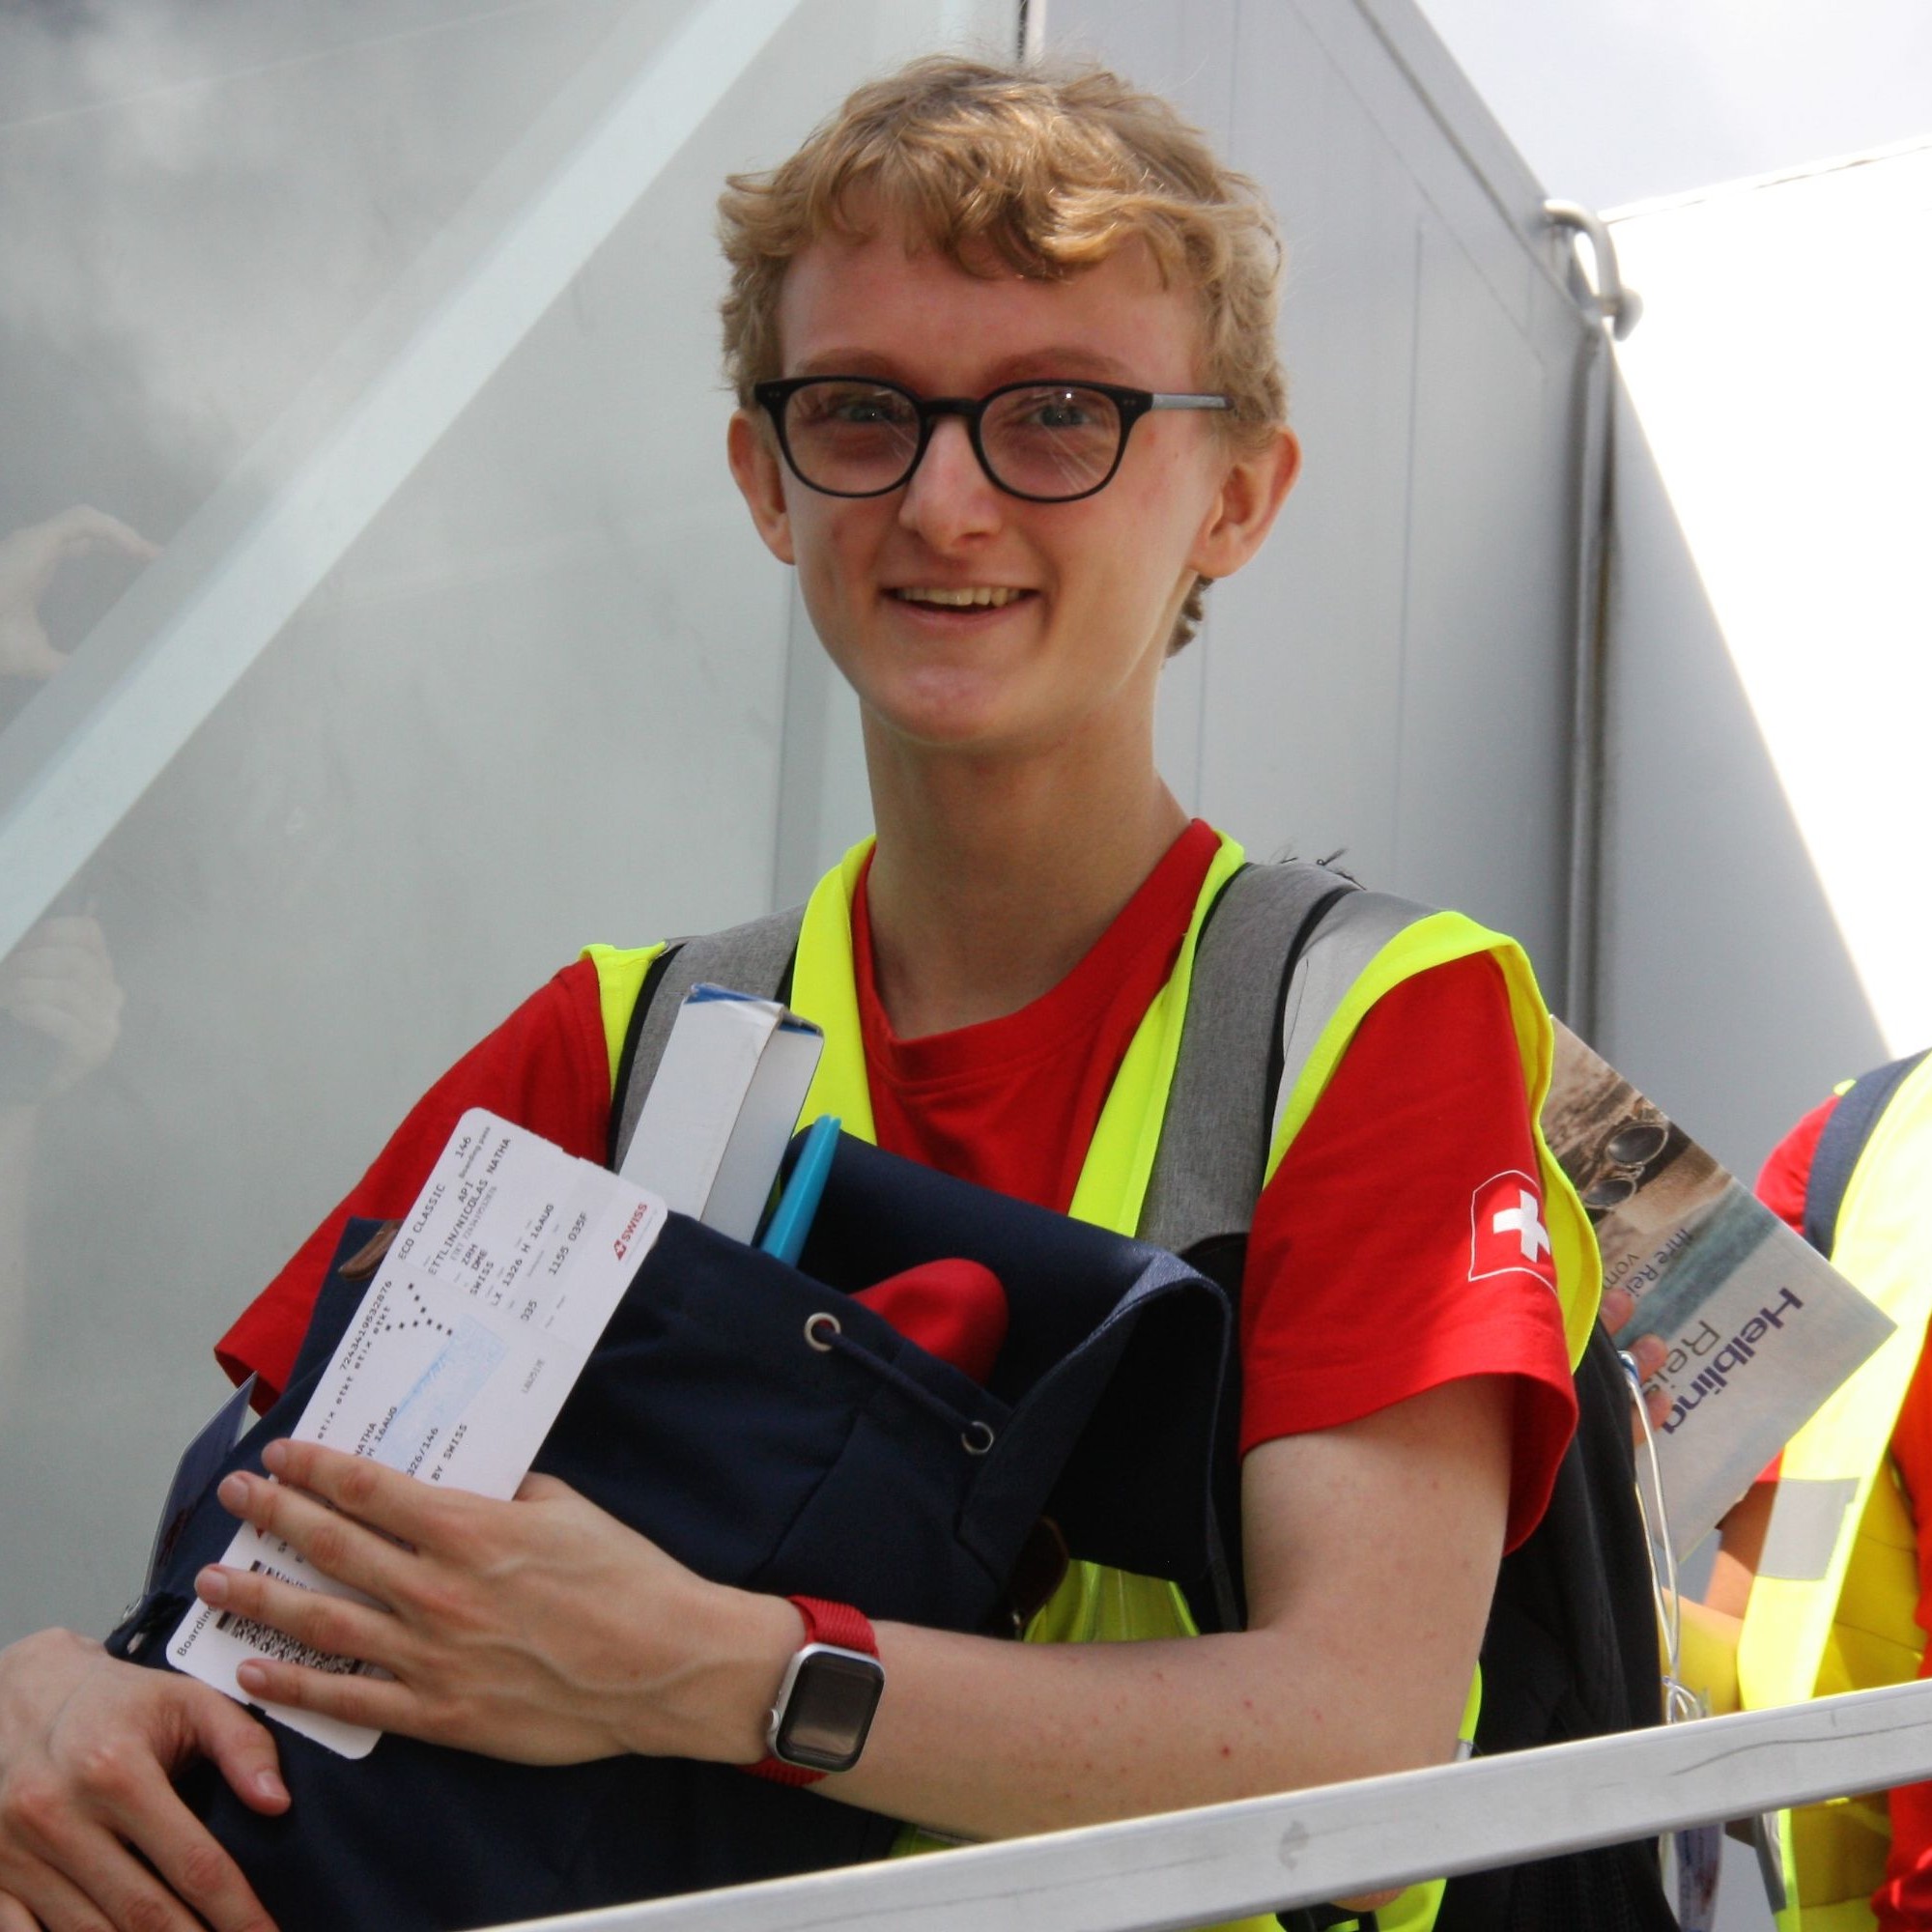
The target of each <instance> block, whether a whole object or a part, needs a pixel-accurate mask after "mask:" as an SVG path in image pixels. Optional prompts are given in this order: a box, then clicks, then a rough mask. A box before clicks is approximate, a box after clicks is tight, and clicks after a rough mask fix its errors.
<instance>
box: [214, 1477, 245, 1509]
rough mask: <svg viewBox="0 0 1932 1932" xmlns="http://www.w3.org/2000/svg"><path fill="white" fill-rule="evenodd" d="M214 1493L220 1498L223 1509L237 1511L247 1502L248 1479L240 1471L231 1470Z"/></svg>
mask: <svg viewBox="0 0 1932 1932" xmlns="http://www.w3.org/2000/svg"><path fill="white" fill-rule="evenodd" d="M214 1493H215V1494H216V1495H217V1496H219V1497H220V1498H221V1506H222V1508H223V1509H227V1510H236V1511H239V1510H240V1509H241V1507H242V1505H243V1504H244V1503H246V1502H247V1500H248V1478H247V1477H246V1476H245V1475H243V1474H242V1473H241V1470H240V1469H234V1470H231V1471H230V1472H229V1473H228V1474H227V1475H225V1476H223V1477H222V1479H221V1487H220V1488H219V1489H218V1490H216V1491H215V1492H214Z"/></svg>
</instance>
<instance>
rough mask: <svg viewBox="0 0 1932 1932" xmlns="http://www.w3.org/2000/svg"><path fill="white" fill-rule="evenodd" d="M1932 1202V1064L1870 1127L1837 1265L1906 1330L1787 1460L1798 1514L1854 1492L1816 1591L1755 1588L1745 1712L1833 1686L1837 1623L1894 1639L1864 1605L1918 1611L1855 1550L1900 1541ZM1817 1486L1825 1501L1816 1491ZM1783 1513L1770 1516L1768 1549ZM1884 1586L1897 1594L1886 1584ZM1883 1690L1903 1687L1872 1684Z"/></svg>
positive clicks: (1794, 1445)
mask: <svg viewBox="0 0 1932 1932" xmlns="http://www.w3.org/2000/svg"><path fill="white" fill-rule="evenodd" d="M1928 1200H1932V1060H1927V1061H1925V1062H1923V1063H1921V1064H1920V1065H1918V1067H1916V1068H1915V1069H1914V1070H1913V1072H1912V1073H1911V1074H1909V1075H1908V1076H1907V1077H1906V1079H1905V1080H1904V1081H1902V1082H1901V1083H1900V1085H1899V1087H1898V1089H1897V1091H1896V1092H1895V1093H1894V1094H1892V1096H1891V1098H1890V1100H1889V1102H1888V1103H1887V1105H1886V1108H1885V1111H1884V1112H1883V1113H1882V1114H1881V1115H1880V1116H1879V1118H1878V1120H1877V1122H1875V1123H1874V1125H1873V1128H1872V1131H1871V1134H1870V1137H1869V1138H1868V1139H1867V1141H1866V1143H1865V1146H1864V1148H1863V1149H1862V1150H1861V1152H1860V1155H1859V1159H1858V1164H1857V1165H1856V1166H1855V1167H1854V1168H1853V1170H1852V1177H1851V1180H1850V1182H1849V1183H1848V1184H1847V1186H1846V1188H1845V1198H1844V1203H1843V1206H1842V1207H1841V1208H1840V1209H1839V1213H1838V1236H1837V1240H1836V1243H1835V1245H1834V1246H1833V1253H1832V1262H1833V1266H1835V1267H1836V1268H1837V1269H1838V1270H1839V1271H1840V1272H1841V1273H1842V1274H1844V1275H1845V1276H1847V1277H1848V1278H1849V1279H1850V1280H1851V1281H1853V1282H1855V1283H1857V1285H1858V1286H1859V1288H1860V1289H1861V1290H1862V1291H1863V1292H1864V1293H1865V1294H1866V1295H1868V1296H1869V1297H1870V1298H1871V1299H1872V1300H1873V1301H1875V1302H1877V1303H1878V1305H1879V1306H1880V1307H1881V1308H1882V1309H1884V1310H1885V1312H1886V1314H1888V1315H1889V1316H1890V1317H1891V1319H1892V1321H1895V1322H1896V1323H1897V1324H1898V1326H1897V1328H1896V1330H1895V1331H1894V1333H1892V1334H1891V1335H1890V1336H1889V1337H1888V1338H1887V1340H1886V1341H1885V1343H1884V1344H1883V1345H1882V1346H1881V1347H1880V1348H1879V1350H1878V1351H1877V1352H1876V1353H1875V1354H1873V1355H1872V1356H1871V1357H1870V1359H1869V1360H1867V1361H1866V1362H1865V1363H1864V1364H1863V1365H1862V1366H1861V1367H1860V1368H1859V1369H1858V1370H1857V1371H1856V1372H1855V1373H1854V1374H1853V1375H1852V1377H1851V1378H1850V1379H1849V1380H1847V1381H1846V1382H1845V1383H1843V1384H1842V1386H1840V1387H1839V1388H1838V1389H1837V1390H1836V1391H1835V1392H1834V1393H1833V1395H1832V1396H1831V1398H1830V1399H1829V1400H1828V1401H1827V1402H1826V1403H1825V1404H1824V1406H1822V1407H1821V1408H1820V1409H1819V1410H1818V1412H1817V1414H1816V1415H1814V1416H1813V1417H1812V1418H1811V1420H1810V1421H1809V1422H1808V1423H1807V1424H1806V1425H1805V1426H1804V1428H1803V1429H1801V1430H1800V1431H1799V1432H1798V1434H1797V1435H1795V1436H1793V1437H1792V1439H1791V1441H1790V1442H1789V1443H1788V1444H1787V1445H1786V1446H1785V1450H1784V1455H1783V1459H1782V1461H1781V1463H1780V1465H1779V1469H1778V1475H1779V1481H1780V1485H1782V1484H1783V1483H1785V1482H1790V1483H1792V1484H1794V1485H1805V1486H1807V1487H1806V1488H1802V1489H1800V1488H1795V1489H1794V1492H1793V1497H1794V1501H1796V1500H1797V1499H1798V1498H1800V1497H1804V1496H1806V1495H1809V1494H1824V1493H1829V1492H1828V1490H1827V1489H1826V1488H1825V1487H1824V1486H1828V1485H1833V1484H1835V1485H1838V1486H1839V1487H1840V1489H1841V1490H1843V1491H1845V1492H1846V1504H1847V1506H1846V1507H1845V1509H1844V1511H1843V1513H1842V1516H1841V1518H1840V1521H1839V1533H1838V1535H1837V1537H1836V1539H1835V1541H1834V1543H1833V1548H1832V1549H1831V1552H1830V1555H1829V1557H1828V1558H1827V1559H1826V1560H1825V1561H1823V1562H1816V1561H1814V1562H1812V1563H1811V1564H1809V1565H1807V1566H1804V1567H1807V1568H1809V1569H1810V1570H1811V1571H1812V1572H1813V1573H1814V1574H1813V1576H1812V1577H1811V1578H1809V1579H1808V1580H1807V1579H1804V1578H1793V1577H1776V1576H1768V1575H1764V1574H1762V1573H1760V1575H1759V1576H1758V1577H1757V1579H1756V1581H1755V1582H1754V1583H1753V1584H1752V1586H1751V1595H1750V1603H1749V1605H1748V1606H1747V1610H1746V1614H1745V1627H1744V1631H1743V1634H1742V1635H1741V1636H1740V1638H1739V1641H1738V1677H1739V1682H1740V1685H1741V1687H1742V1690H1743V1693H1744V1701H1745V1708H1746V1709H1747V1710H1763V1709H1766V1708H1768V1707H1770V1706H1773V1705H1777V1704H1789V1703H1797V1702H1800V1701H1802V1700H1803V1699H1804V1698H1806V1697H1809V1696H1812V1695H1814V1694H1815V1693H1816V1690H1817V1686H1818V1681H1819V1675H1820V1672H1821V1671H1822V1670H1823V1669H1824V1668H1825V1666H1826V1662H1827V1660H1828V1658H1831V1659H1833V1664H1834V1673H1835V1669H1837V1668H1842V1667H1844V1666H1845V1665H1846V1664H1847V1662H1848V1661H1849V1657H1848V1653H1847V1650H1846V1646H1845V1645H1844V1644H1842V1643H1840V1644H1837V1645H1835V1646H1834V1643H1833V1625H1834V1623H1837V1622H1839V1621H1841V1620H1842V1621H1843V1622H1845V1623H1846V1624H1847V1625H1848V1626H1850V1627H1851V1629H1852V1630H1853V1631H1859V1630H1863V1631H1873V1630H1886V1629H1892V1628H1896V1626H1897V1625H1898V1622H1899V1618H1898V1617H1897V1616H1896V1615H1895V1614H1888V1610H1887V1606H1886V1605H1883V1604H1876V1603H1870V1604H1868V1603H1866V1602H1865V1601H1864V1599H1865V1597H1866V1596H1867V1595H1869V1594H1870V1593H1872V1592H1874V1591H1876V1592H1878V1593H1879V1594H1882V1595H1889V1594H1890V1592H1891V1591H1893V1590H1895V1589H1902V1590H1903V1591H1905V1593H1906V1599H1907V1607H1908V1609H1909V1607H1910V1603H1911V1602H1912V1601H1913V1600H1914V1590H1913V1585H1912V1583H1911V1581H1910V1580H1909V1579H1908V1575H1907V1566H1906V1565H1905V1564H1904V1563H1903V1562H1902V1561H1900V1560H1897V1554H1896V1553H1895V1554H1894V1558H1893V1560H1891V1561H1889V1562H1888V1561H1885V1560H1883V1555H1882V1551H1881V1550H1880V1549H1878V1548H1874V1549H1872V1550H1869V1551H1864V1552H1862V1553H1861V1550H1860V1544H1861V1539H1873V1540H1875V1542H1876V1543H1877V1544H1879V1545H1890V1544H1891V1543H1893V1542H1895V1541H1896V1535H1895V1532H1889V1531H1888V1529H1887V1527H1886V1526H1885V1519H1886V1518H1888V1517H1889V1515H1890V1514H1891V1513H1892V1510H1893V1499H1892V1498H1891V1497H1890V1496H1889V1495H1888V1494H1886V1493H1885V1486H1882V1485H1881V1484H1880V1481H1879V1478H1880V1475H1881V1472H1882V1471H1887V1460H1886V1451H1887V1448H1888V1445H1889V1442H1890V1440H1891V1431H1892V1427H1893V1424H1894V1423H1895V1422H1896V1421H1897V1418H1898V1410H1899V1407H1900V1406H1901V1405H1902V1404H1903V1402H1904V1400H1905V1392H1906V1390H1907V1388H1908V1387H1909V1386H1910V1385H1911V1381H1912V1376H1913V1372H1914V1370H1915V1369H1916V1368H1917V1367H1918V1356H1919V1351H1920V1350H1921V1348H1922V1347H1923V1344H1924V1339H1925V1327H1926V1319H1927V1316H1928V1314H1932V1217H1928V1216H1927V1215H1926V1213H1925V1211H1924V1204H1925V1202H1926V1201H1928ZM1887 1483H1888V1484H1889V1473H1888V1474H1887ZM1812 1485H1816V1486H1819V1487H1818V1488H1817V1489H1815V1490H1814V1489H1811V1488H1809V1487H1808V1486H1812ZM1780 1508H1781V1505H1775V1506H1774V1509H1773V1515H1772V1532H1771V1537H1772V1540H1773V1541H1775V1540H1776V1538H1777V1534H1778V1515H1779V1510H1780ZM1793 1567H1797V1566H1793ZM1887 1577H1889V1579H1890V1580H1889V1581H1882V1580H1881V1579H1882V1578H1887ZM1851 1651H1852V1653H1856V1654H1860V1655H1862V1656H1864V1657H1867V1658H1871V1659H1874V1660H1875V1659H1877V1658H1878V1657H1881V1656H1889V1657H1892V1658H1894V1659H1897V1658H1900V1657H1902V1656H1903V1653H1902V1652H1898V1651H1897V1650H1896V1648H1895V1647H1894V1646H1886V1647H1882V1648H1878V1649H1873V1648H1870V1647H1866V1646H1861V1645H1859V1644H1857V1643H1856V1642H1854V1643H1853V1645H1852V1646H1851ZM1834 1653H1835V1654H1834ZM1874 1667H1876V1666H1874ZM1905 1674H1906V1675H1910V1674H1911V1673H1910V1671H1909V1670H1908V1671H1906V1672H1905ZM1886 1681H1894V1680H1891V1679H1889V1677H1886V1678H1875V1679H1874V1683H1876V1682H1886ZM1861 1688H1871V1687H1869V1686H1866V1687H1861Z"/></svg>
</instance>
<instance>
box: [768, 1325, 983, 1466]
mask: <svg viewBox="0 0 1932 1932" xmlns="http://www.w3.org/2000/svg"><path fill="white" fill-rule="evenodd" d="M805 1345H806V1347H807V1348H808V1349H813V1350H817V1352H818V1353H819V1354H821V1355H831V1354H838V1355H843V1356H844V1357H845V1358H846V1360H847V1361H851V1362H857V1363H859V1364H860V1365H861V1366H862V1367H864V1368H867V1369H869V1370H870V1371H871V1372H872V1373H873V1374H874V1375H875V1376H877V1377H878V1378H879V1379H880V1380H881V1381H884V1382H886V1383H889V1384H890V1385H891V1386H892V1387H893V1388H895V1389H897V1390H898V1392H899V1394H900V1395H902V1396H904V1397H905V1399H906V1400H907V1401H908V1402H910V1403H912V1404H914V1405H916V1406H918V1407H920V1408H923V1409H924V1410H925V1412H926V1413H927V1414H928V1415H930V1416H933V1417H935V1418H936V1419H937V1420H938V1421H940V1422H943V1423H944V1424H945V1425H946V1426H947V1427H948V1428H949V1429H953V1430H957V1431H958V1433H959V1446H960V1447H961V1448H962V1449H964V1450H965V1452H966V1453H967V1455H969V1456H983V1455H984V1454H985V1453H986V1452H987V1450H989V1449H990V1448H991V1447H992V1446H993V1430H992V1425H991V1424H990V1423H987V1422H982V1421H980V1420H978V1419H977V1418H974V1417H969V1416H965V1415H961V1414H960V1412H959V1411H958V1410H957V1409H956V1408H954V1407H953V1406H952V1404H951V1403H949V1402H948V1401H947V1400H946V1399H945V1397H944V1396H938V1395H934V1394H933V1392H932V1391H931V1390H930V1389H929V1388H927V1387H926V1386H925V1384H924V1383H923V1382H921V1381H918V1380H916V1379H915V1378H913V1377H911V1376H909V1375H907V1374H906V1372H905V1371H904V1370H903V1369H901V1368H900V1367H898V1366H897V1364H896V1363H893V1362H889V1361H887V1360H886V1359H885V1358H884V1357H883V1356H881V1355H875V1354H873V1353H872V1351H871V1350H869V1349H867V1348H862V1347H861V1346H860V1345H859V1344H858V1343H857V1342H854V1341H852V1340H850V1339H849V1338H848V1337H847V1335H846V1333H845V1330H844V1328H843V1326H842V1325H841V1324H840V1322H839V1320H838V1316H836V1315H834V1314H832V1313H831V1312H830V1311H829V1310H825V1309H821V1310H819V1312H818V1313H817V1314H815V1315H808V1316H807V1317H806V1318H805Z"/></svg>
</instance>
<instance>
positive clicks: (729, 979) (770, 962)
mask: <svg viewBox="0 0 1932 1932" xmlns="http://www.w3.org/2000/svg"><path fill="white" fill-rule="evenodd" d="M804 918H805V908H804V907H803V906H793V907H791V908H790V910H788V911H786V912H775V913H770V914H767V915H766V917H765V918H763V919H754V920H749V921H747V922H746V923H745V924H743V925H733V926H728V927H726V928H725V931H723V932H707V933H704V934H701V935H700V936H699V937H697V938H696V939H681V940H678V941H676V942H674V943H673V944H672V945H670V946H668V947H666V948H665V950H664V952H662V953H661V954H660V955H659V956H658V958H657V959H656V960H655V961H654V962H653V963H652V966H651V970H650V972H649V973H648V974H647V975H646V976H645V979H644V983H643V985H642V986H641V987H640V988H639V992H638V1002H637V1005H636V1006H634V1007H633V1008H632V1009H631V1020H630V1025H629V1026H628V1027H627V1028H626V1030H625V1034H624V1051H623V1055H622V1057H621V1058H620V1059H619V1060H618V1062H617V1084H616V1090H615V1092H614V1093H612V1094H611V1138H610V1148H609V1155H610V1164H611V1167H612V1168H618V1167H621V1166H622V1165H623V1162H624V1155H625V1153H626V1152H627V1151H628V1150H629V1148H630V1145H631V1136H632V1134H634V1133H635V1132H636V1131H637V1126H638V1116H639V1114H640V1113H642V1112H643V1107H644V1095H645V1094H648V1093H649V1092H650V1091H651V1082H652V1081H653V1080H655V1079H656V1078H657V1071H658V1064H659V1062H660V1061H662V1060H663V1059H664V1050H665V1042H666V1041H667V1040H668V1039H669V1038H670V1030H671V1028H672V1026H673V1025H675V1024H676V1021H677V1009H678V1008H679V1007H680V1006H681V1005H682V1004H683V1002H684V996H685V995H686V994H687V993H688V992H690V991H691V989H692V988H693V987H694V986H697V985H714V986H728V987H730V988H731V990H732V991H733V992H738V993H755V994H757V995H758V996H759V997H760V998H761V999H762V998H772V999H778V1000H782V999H784V998H785V997H786V996H787V995H788V994H789V993H790V991H791V967H792V960H793V959H794V957H795V956H796V955H797V952H798V931H799V926H800V924H801V923H802V922H803V920H804Z"/></svg>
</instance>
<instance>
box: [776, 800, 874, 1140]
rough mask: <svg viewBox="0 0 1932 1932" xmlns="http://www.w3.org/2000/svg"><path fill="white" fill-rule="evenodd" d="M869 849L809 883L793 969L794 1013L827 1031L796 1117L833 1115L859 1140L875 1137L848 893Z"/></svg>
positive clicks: (865, 841)
mask: <svg viewBox="0 0 1932 1932" xmlns="http://www.w3.org/2000/svg"><path fill="white" fill-rule="evenodd" d="M871 849H872V841H871V839H869V838H862V839H861V840H860V841H859V843H858V844H856V845H855V846H853V847H852V849H851V850H850V851H849V852H847V853H846V855H845V856H844V858H843V859H841V860H840V861H839V862H838V865H837V866H836V867H834V868H833V869H832V870H831V871H829V872H827V873H826V875H825V876H824V878H822V879H820V880H819V882H818V884H817V885H816V886H814V887H813V888H812V891H811V897H810V899H808V900H807V901H806V906H805V921H804V923H803V924H802V925H801V926H800V927H799V932H798V957H797V959H796V961H795V962H794V963H793V965H792V971H791V1009H792V1011H793V1012H795V1013H798V1014H799V1015H801V1016H802V1017H803V1018H805V1019H809V1020H810V1021H811V1022H812V1023H813V1024H814V1025H816V1026H818V1027H819V1028H821V1029H822V1030H823V1032H824V1034H825V1051H824V1052H823V1053H822V1054H820V1056H819V1060H818V1071H817V1072H816V1073H815V1074H814V1075H813V1076H812V1081H811V1087H810V1092H809V1093H808V1094H806V1096H805V1106H804V1108H803V1109H802V1110H801V1112H800V1114H799V1119H800V1120H802V1121H815V1120H816V1119H817V1118H818V1117H819V1115H821V1114H832V1115H835V1116H836V1117H837V1118H838V1121H839V1122H840V1123H841V1124H842V1125H843V1127H844V1129H845V1131H846V1132H847V1133H848V1134H851V1135H852V1136H854V1138H856V1139H858V1140H862V1141H873V1140H876V1139H877V1138H878V1135H877V1132H876V1130H875V1129H874V1128H873V1125H872V1089H871V1085H870V1083H869V1081H868V1080H867V1077H866V1043H865V1040H864V1038H863V1037H861V1035H860V1032H859V988H858V981H857V979H856V977H855V972H854V968H853V964H852V895H853V894H854V893H855V892H856V891H857V890H858V886H859V874H860V873H861V872H862V871H863V870H864V869H865V866H866V860H867V855H868V854H869V853H870V852H871Z"/></svg>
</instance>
